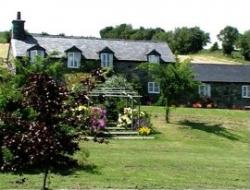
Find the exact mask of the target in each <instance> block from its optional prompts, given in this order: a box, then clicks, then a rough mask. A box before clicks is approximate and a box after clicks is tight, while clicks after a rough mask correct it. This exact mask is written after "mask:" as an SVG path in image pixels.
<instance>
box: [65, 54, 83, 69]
mask: <svg viewBox="0 0 250 190" xmlns="http://www.w3.org/2000/svg"><path fill="white" fill-rule="evenodd" d="M80 63H81V53H80V52H69V53H68V68H79V67H80Z"/></svg>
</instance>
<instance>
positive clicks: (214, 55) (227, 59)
mask: <svg viewBox="0 0 250 190" xmlns="http://www.w3.org/2000/svg"><path fill="white" fill-rule="evenodd" d="M178 58H179V59H180V60H181V61H183V60H185V59H189V60H191V62H192V63H204V64H205V63H216V64H250V61H245V60H244V59H243V58H241V57H240V56H239V52H234V53H233V55H232V56H226V55H223V53H222V51H216V52H210V51H208V50H203V51H201V52H199V53H196V54H189V55H179V56H178Z"/></svg>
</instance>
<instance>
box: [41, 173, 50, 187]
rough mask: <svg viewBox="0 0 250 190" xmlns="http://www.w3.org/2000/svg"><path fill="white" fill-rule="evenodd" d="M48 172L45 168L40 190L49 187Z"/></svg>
mask: <svg viewBox="0 0 250 190" xmlns="http://www.w3.org/2000/svg"><path fill="white" fill-rule="evenodd" d="M48 173H49V170H48V169H45V172H44V178H43V187H42V190H48V189H49V188H48V186H47V179H48Z"/></svg>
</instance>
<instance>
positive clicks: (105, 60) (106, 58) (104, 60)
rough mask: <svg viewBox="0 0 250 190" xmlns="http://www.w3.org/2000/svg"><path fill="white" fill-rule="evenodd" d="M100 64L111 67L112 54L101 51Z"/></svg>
mask: <svg viewBox="0 0 250 190" xmlns="http://www.w3.org/2000/svg"><path fill="white" fill-rule="evenodd" d="M101 66H102V67H110V68H113V54H112V53H101Z"/></svg>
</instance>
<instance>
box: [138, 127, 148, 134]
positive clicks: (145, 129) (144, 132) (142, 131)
mask: <svg viewBox="0 0 250 190" xmlns="http://www.w3.org/2000/svg"><path fill="white" fill-rule="evenodd" d="M138 132H139V135H142V136H148V135H149V134H150V133H151V129H150V128H149V127H140V128H139V129H138Z"/></svg>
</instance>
